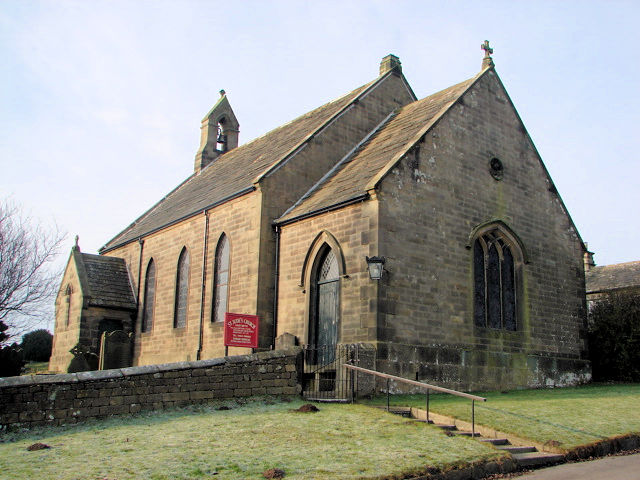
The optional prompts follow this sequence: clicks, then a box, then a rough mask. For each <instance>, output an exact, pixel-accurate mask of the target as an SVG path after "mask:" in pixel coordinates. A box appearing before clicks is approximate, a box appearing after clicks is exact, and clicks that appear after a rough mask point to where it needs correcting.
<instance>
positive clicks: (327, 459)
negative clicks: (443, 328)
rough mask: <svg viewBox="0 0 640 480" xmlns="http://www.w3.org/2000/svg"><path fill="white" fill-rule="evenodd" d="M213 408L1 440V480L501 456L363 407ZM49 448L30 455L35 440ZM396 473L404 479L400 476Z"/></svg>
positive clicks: (377, 468)
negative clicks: (300, 409)
mask: <svg viewBox="0 0 640 480" xmlns="http://www.w3.org/2000/svg"><path fill="white" fill-rule="evenodd" d="M226 405H228V406H230V407H232V408H231V410H217V409H216V406H215V405H211V406H206V407H191V408H186V409H177V410H172V411H167V412H162V413H145V414H141V415H137V416H135V417H128V418H113V419H108V420H103V421H95V422H87V423H86V424H81V425H74V426H68V427H60V428H39V429H33V430H31V431H29V432H18V433H5V434H3V435H2V436H1V437H0V478H7V479H9V478H11V479H17V478H25V479H26V478H28V479H31V480H39V479H51V478H56V479H59V480H76V479H77V480H97V479H100V480H104V479H108V480H115V479H117V480H125V479H139V478H145V479H150V480H164V479H167V480H168V479H203V478H206V479H211V478H220V479H253V478H256V479H257V478H263V477H262V472H263V471H265V470H267V469H270V468H279V469H282V470H284V471H285V472H286V478H287V479H318V478H331V479H354V478H381V477H386V478H394V476H395V475H400V474H409V473H420V472H426V471H427V470H428V469H429V468H430V467H436V468H442V469H446V468H451V467H452V466H455V465H460V464H464V463H466V462H469V461H480V460H488V459H495V458H499V457H500V456H501V455H502V454H501V453H499V452H497V451H496V450H493V449H492V448H490V447H488V446H486V445H483V444H480V443H478V442H475V441H473V440H471V439H467V438H459V437H449V436H446V435H444V434H443V433H442V432H441V431H440V430H439V429H437V428H435V427H433V426H430V425H425V424H421V423H415V422H411V421H410V420H408V419H404V418H401V417H398V416H394V415H391V414H387V413H386V412H384V411H379V410H377V409H371V408H368V407H366V406H363V405H335V404H334V405H332V404H320V405H318V408H319V409H320V411H319V412H316V413H298V412H293V411H292V410H294V409H296V408H298V407H300V406H301V405H302V402H301V401H296V402H291V403H287V402H273V401H269V400H267V401H252V402H249V403H247V404H245V405H238V404H231V403H227V404H226ZM36 442H41V443H44V444H47V445H50V446H51V448H50V449H45V450H38V451H27V447H28V446H29V445H31V444H33V443H36ZM395 478H402V476H398V477H395Z"/></svg>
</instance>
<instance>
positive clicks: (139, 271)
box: [130, 237, 144, 366]
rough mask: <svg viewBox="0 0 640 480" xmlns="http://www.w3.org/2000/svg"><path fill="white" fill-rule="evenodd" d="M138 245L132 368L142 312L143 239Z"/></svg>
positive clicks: (131, 353) (131, 354)
mask: <svg viewBox="0 0 640 480" xmlns="http://www.w3.org/2000/svg"><path fill="white" fill-rule="evenodd" d="M138 245H140V253H139V255H138V289H137V290H138V291H137V293H136V320H135V322H134V324H133V325H132V326H131V333H132V339H133V341H132V342H131V350H130V358H131V363H132V366H133V357H134V355H135V348H136V341H135V339H136V330H137V329H138V324H140V330H142V323H141V322H138V320H139V319H140V315H141V314H142V312H141V311H140V282H141V281H142V252H143V250H144V239H143V238H142V237H139V238H138Z"/></svg>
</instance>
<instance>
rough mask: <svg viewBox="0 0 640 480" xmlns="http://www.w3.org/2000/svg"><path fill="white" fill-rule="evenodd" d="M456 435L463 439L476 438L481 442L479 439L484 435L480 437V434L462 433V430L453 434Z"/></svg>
mask: <svg viewBox="0 0 640 480" xmlns="http://www.w3.org/2000/svg"><path fill="white" fill-rule="evenodd" d="M453 433H454V434H455V435H459V436H461V437H475V438H477V439H478V440H480V438H479V437H481V436H482V435H480V434H479V433H478V432H476V433H475V434H474V433H471V432H466V431H462V430H456V431H455V432H453Z"/></svg>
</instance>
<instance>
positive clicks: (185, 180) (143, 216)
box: [98, 173, 196, 253]
mask: <svg viewBox="0 0 640 480" xmlns="http://www.w3.org/2000/svg"><path fill="white" fill-rule="evenodd" d="M194 177H196V174H195V173H192V174H191V175H189V176H188V177H187V178H185V179H184V180H183V181H182V182H180V183H179V184H178V185H177V186H176V187H175V188H174V189H173V190H171V191H170V192H169V193H167V194H166V195H165V196H164V197H162V198H161V199H160V200H158V201H157V202H156V203H154V204H153V205H152V206H151V207H150V208H149V209H148V210H147V211H146V212H144V213H143V214H142V215H140V216H139V217H138V218H136V219H135V220H134V221H133V222H131V223H130V224H129V226H127V228H125V229H123V230H122V231H121V232H120V233H118V234H117V235H116V236H114V237H113V238H112V239H111V240H109V241H108V242H107V243H105V244H104V245H103V246H102V247H100V248H99V249H98V252H100V253H102V252H108V251H109V250H113V249H114V248H116V247H107V245H109V244H110V243H112V242H114V241H115V240H116V239H118V238H119V237H121V236H122V235H124V234H125V233H126V232H127V231H129V230H131V229H132V228H133V227H135V226H136V225H137V224H138V223H140V222H141V221H142V220H143V219H144V218H146V217H147V216H149V215H150V214H151V212H153V211H154V210H155V209H156V208H158V206H160V204H161V203H162V202H164V201H165V200H166V199H167V198H169V197H170V196H171V195H173V194H174V193H175V192H176V190H178V189H179V188H180V187H182V186H183V185H184V184H185V183H187V182H188V181H189V180H191V179H193V178H194ZM125 243H128V242H124V243H122V245H124V244H125Z"/></svg>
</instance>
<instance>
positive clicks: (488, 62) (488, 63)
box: [480, 40, 495, 70]
mask: <svg viewBox="0 0 640 480" xmlns="http://www.w3.org/2000/svg"><path fill="white" fill-rule="evenodd" d="M480 48H481V49H482V50H484V58H483V59H482V69H483V70H484V69H485V68H487V67H493V66H494V65H495V64H494V63H493V58H491V54H492V53H493V48H491V47H490V46H489V40H485V41H484V43H483V44H482V45H480Z"/></svg>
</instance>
